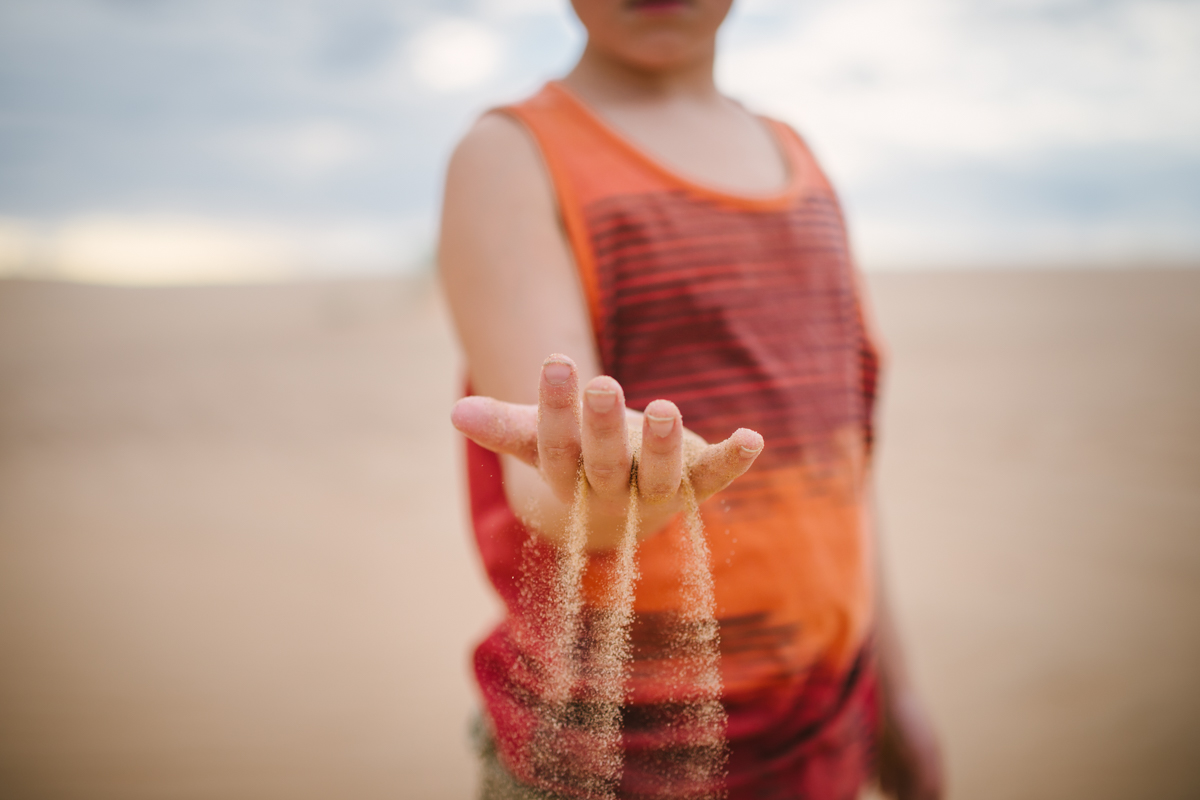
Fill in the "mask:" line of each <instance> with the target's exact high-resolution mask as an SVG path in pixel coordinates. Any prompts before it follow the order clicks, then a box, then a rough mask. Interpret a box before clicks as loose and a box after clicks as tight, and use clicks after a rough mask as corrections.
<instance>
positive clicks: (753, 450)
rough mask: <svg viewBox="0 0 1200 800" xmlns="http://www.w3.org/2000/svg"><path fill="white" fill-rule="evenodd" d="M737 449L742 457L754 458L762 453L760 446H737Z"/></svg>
mask: <svg viewBox="0 0 1200 800" xmlns="http://www.w3.org/2000/svg"><path fill="white" fill-rule="evenodd" d="M739 449H740V450H741V451H742V455H744V456H756V455H758V454H759V453H761V452H762V447H761V446H760V447H741V446H740V445H739Z"/></svg>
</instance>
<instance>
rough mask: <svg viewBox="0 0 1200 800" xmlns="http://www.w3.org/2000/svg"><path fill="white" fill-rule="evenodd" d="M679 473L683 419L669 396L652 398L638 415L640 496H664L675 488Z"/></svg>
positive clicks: (668, 494) (671, 494) (680, 473)
mask: <svg viewBox="0 0 1200 800" xmlns="http://www.w3.org/2000/svg"><path fill="white" fill-rule="evenodd" d="M682 475H683V419H682V417H681V415H680V413H679V409H678V408H677V407H676V405H675V404H674V403H672V402H671V401H669V400H655V401H654V402H653V403H651V404H650V405H648V406H646V414H645V416H643V417H642V454H641V456H639V457H638V493H639V494H640V495H641V496H642V499H643V500H649V501H655V500H666V499H669V498H671V497H673V496H674V495H675V492H677V491H679V480H680V477H681V476H682Z"/></svg>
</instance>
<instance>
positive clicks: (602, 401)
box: [584, 389, 617, 414]
mask: <svg viewBox="0 0 1200 800" xmlns="http://www.w3.org/2000/svg"><path fill="white" fill-rule="evenodd" d="M584 394H585V395H587V404H588V408H590V409H591V410H592V411H595V412H596V413H597V414H603V413H604V412H605V411H612V407H613V404H615V403H616V402H617V393H616V392H614V391H613V390H612V389H588V390H587V391H586V392H584Z"/></svg>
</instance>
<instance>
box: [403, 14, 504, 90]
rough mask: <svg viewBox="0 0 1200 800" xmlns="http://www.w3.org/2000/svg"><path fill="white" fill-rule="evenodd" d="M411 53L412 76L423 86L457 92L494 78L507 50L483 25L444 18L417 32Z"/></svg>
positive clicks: (494, 34)
mask: <svg viewBox="0 0 1200 800" xmlns="http://www.w3.org/2000/svg"><path fill="white" fill-rule="evenodd" d="M409 50H410V57H411V60H412V70H413V74H414V75H415V76H416V78H417V81H418V82H419V83H420V84H421V85H422V86H423V87H425V88H427V89H430V90H432V91H435V92H454V91H460V90H463V89H471V88H474V87H477V86H480V85H482V84H484V83H486V82H487V81H488V80H489V79H490V78H492V77H494V76H495V75H496V73H497V71H498V68H499V67H500V63H501V60H502V58H503V51H504V47H503V42H502V40H501V39H500V37H499V36H498V35H497V34H496V33H495V32H494V31H492V30H491V29H490V28H488V27H487V26H485V25H484V24H482V23H480V22H475V21H472V20H469V19H457V18H445V19H440V20H437V21H435V22H432V23H430V24H428V25H426V26H425V27H424V28H422V29H421V30H420V31H418V32H417V33H416V35H415V36H413V38H412V41H411V43H410V45H409Z"/></svg>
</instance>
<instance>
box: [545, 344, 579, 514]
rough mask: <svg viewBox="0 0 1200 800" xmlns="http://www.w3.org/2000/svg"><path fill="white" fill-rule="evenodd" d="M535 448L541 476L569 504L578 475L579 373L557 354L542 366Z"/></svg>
mask: <svg viewBox="0 0 1200 800" xmlns="http://www.w3.org/2000/svg"><path fill="white" fill-rule="evenodd" d="M537 448H538V467H539V469H541V472H542V477H543V478H544V479H545V481H546V483H547V484H549V485H550V488H551V489H552V490H553V491H554V493H555V494H556V495H558V497H559V499H561V500H568V501H569V500H570V498H572V497H573V496H574V495H575V479H576V475H577V474H578V472H579V456H580V444H579V374H578V372H577V370H576V369H575V362H574V361H572V360H571V359H569V358H567V357H566V356H563V355H558V354H557V353H556V354H554V355H552V356H550V357H549V358H547V359H546V361H545V363H543V364H542V377H541V382H540V384H539V386H538V412H537Z"/></svg>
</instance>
